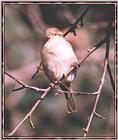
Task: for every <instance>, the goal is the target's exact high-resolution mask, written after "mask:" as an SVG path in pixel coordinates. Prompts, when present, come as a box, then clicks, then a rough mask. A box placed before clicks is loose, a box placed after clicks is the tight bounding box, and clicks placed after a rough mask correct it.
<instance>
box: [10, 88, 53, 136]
mask: <svg viewBox="0 0 118 140" xmlns="http://www.w3.org/2000/svg"><path fill="white" fill-rule="evenodd" d="M50 90H51V87H48V88H47V89H46V90H45V92H44V93H43V95H42V96H41V97H40V98H39V99H38V100H37V102H36V103H35V104H34V106H33V107H32V108H31V110H30V111H29V112H28V114H27V115H26V116H25V117H24V118H23V119H22V121H21V122H20V123H19V124H18V125H17V126H16V127H15V128H14V130H13V131H12V132H11V133H9V134H8V136H13V135H14V133H15V132H16V130H17V129H18V128H19V127H20V126H21V125H22V124H23V123H24V121H25V120H27V119H28V117H30V116H31V115H32V113H33V112H34V111H35V109H36V108H37V106H38V105H39V103H40V102H41V101H42V100H43V99H44V97H45V96H46V95H47V94H48V93H49V91H50Z"/></svg>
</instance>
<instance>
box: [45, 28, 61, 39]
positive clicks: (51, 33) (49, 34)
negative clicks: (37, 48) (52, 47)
mask: <svg viewBox="0 0 118 140" xmlns="http://www.w3.org/2000/svg"><path fill="white" fill-rule="evenodd" d="M56 35H58V36H63V33H62V32H61V31H60V30H59V29H58V28H55V27H52V28H48V29H47V30H46V36H47V37H48V38H52V37H54V36H56Z"/></svg>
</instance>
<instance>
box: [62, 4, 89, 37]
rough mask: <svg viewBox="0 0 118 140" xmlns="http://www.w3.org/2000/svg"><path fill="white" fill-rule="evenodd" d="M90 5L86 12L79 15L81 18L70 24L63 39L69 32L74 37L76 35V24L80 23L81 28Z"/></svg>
mask: <svg viewBox="0 0 118 140" xmlns="http://www.w3.org/2000/svg"><path fill="white" fill-rule="evenodd" d="M90 6H91V5H89V6H88V7H87V8H86V10H85V11H84V12H83V13H82V14H81V16H80V17H79V18H78V19H77V20H76V21H75V22H74V23H73V24H71V27H70V28H69V29H68V30H67V31H66V33H65V34H64V35H63V36H64V37H65V36H66V35H67V34H68V33H69V32H73V33H74V35H76V31H75V29H76V28H77V23H78V22H79V21H80V22H81V26H83V18H84V16H85V15H86V13H87V12H88V10H89V8H90Z"/></svg>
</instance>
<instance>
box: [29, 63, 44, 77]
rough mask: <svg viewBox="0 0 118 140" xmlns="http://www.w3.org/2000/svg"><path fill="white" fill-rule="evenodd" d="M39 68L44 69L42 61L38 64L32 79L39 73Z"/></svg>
mask: <svg viewBox="0 0 118 140" xmlns="http://www.w3.org/2000/svg"><path fill="white" fill-rule="evenodd" d="M39 70H41V71H43V69H42V64H41V62H40V65H39V66H37V70H36V72H35V73H34V74H33V75H32V77H31V79H33V78H34V77H35V76H36V75H37V73H38V72H39Z"/></svg>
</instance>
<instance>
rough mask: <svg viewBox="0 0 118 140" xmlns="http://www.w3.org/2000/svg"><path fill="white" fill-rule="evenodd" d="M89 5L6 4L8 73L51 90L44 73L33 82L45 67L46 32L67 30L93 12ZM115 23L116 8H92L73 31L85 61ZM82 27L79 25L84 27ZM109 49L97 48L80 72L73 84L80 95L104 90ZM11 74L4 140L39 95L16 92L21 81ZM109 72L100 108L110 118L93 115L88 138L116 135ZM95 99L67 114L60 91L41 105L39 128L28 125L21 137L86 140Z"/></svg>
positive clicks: (72, 40)
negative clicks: (110, 21) (111, 20)
mask: <svg viewBox="0 0 118 140" xmlns="http://www.w3.org/2000/svg"><path fill="white" fill-rule="evenodd" d="M87 6H88V4H79V3H76V4H74V3H71V4H64V3H63V4H61V3H48V4H41V3H40V4H5V5H4V43H5V46H4V67H5V71H7V72H8V73H10V74H11V75H13V76H14V77H16V78H17V79H19V80H21V81H23V82H24V83H26V84H28V85H32V86H36V87H39V88H47V87H48V86H49V83H50V82H49V80H48V79H47V77H46V76H45V74H44V73H43V72H39V73H38V74H37V75H36V77H35V78H34V79H33V80H31V76H32V75H33V74H34V72H35V71H36V68H37V66H38V65H39V64H40V50H41V47H42V46H43V45H44V44H45V42H46V41H47V38H46V35H45V31H46V29H47V28H49V27H58V28H60V29H61V30H62V31H63V32H66V31H67V29H68V28H69V27H70V24H71V23H73V22H74V21H75V20H76V19H77V18H78V17H79V16H80V15H81V14H82V12H83V11H84V10H85V9H86V8H87ZM110 16H113V17H114V19H115V5H114V4H107V3H104V4H91V8H90V9H89V11H88V12H87V14H86V15H85V17H84V21H83V22H84V26H83V27H81V28H78V29H76V34H77V35H76V36H74V35H73V33H69V34H68V35H67V36H66V39H67V40H68V41H69V42H70V43H71V44H72V46H73V50H74V51H75V54H76V55H77V57H78V60H80V59H81V58H82V57H83V56H84V55H85V54H86V53H87V50H88V49H91V48H92V47H94V45H95V44H96V43H98V42H99V41H100V40H101V39H102V38H103V37H104V36H105V33H106V28H107V24H108V19H109V18H110ZM79 25H80V24H78V26H79ZM114 34H115V23H114V24H113V30H112V35H111V43H110V54H109V61H110V66H111V69H112V74H113V76H114V67H115V66H114V59H115V56H114V54H115V53H114V51H115V35H114ZM104 54H105V45H103V47H101V48H100V49H98V50H96V51H95V52H94V53H93V54H92V55H91V56H90V57H89V58H88V59H87V60H86V61H85V62H84V63H83V64H82V65H81V67H80V68H79V71H78V74H77V78H76V80H75V82H74V84H73V89H74V90H75V91H82V92H87V93H88V92H94V91H96V90H97V89H98V87H99V84H100V79H101V76H102V72H103V62H104ZM4 76H5V81H4V82H5V91H4V124H3V125H4V136H6V137H7V136H8V133H9V132H11V131H12V130H13V129H14V128H15V127H16V126H17V125H18V123H19V122H20V121H21V120H22V119H23V118H24V116H25V115H26V114H27V113H28V112H29V110H30V109H31V107H32V106H33V105H34V103H35V102H36V100H37V99H38V97H39V94H37V93H36V92H34V91H32V90H28V89H23V90H20V91H16V92H12V89H14V88H17V87H19V86H20V85H19V84H17V83H16V82H15V81H13V80H12V79H10V78H9V77H7V76H6V75H4ZM113 94H114V93H113V90H112V86H111V83H110V79H109V76H108V73H106V77H105V83H104V86H103V88H102V93H101V96H100V99H99V102H98V105H97V112H98V113H99V114H101V115H102V116H104V117H106V118H107V120H102V119H100V118H98V117H96V116H94V117H93V120H92V124H91V126H90V130H89V132H88V136H91V137H94V136H95V137H113V136H114V135H115V107H114V104H115V100H114V98H113ZM94 102H95V96H87V95H86V96H85V95H80V96H76V103H77V106H78V111H77V112H76V113H73V114H68V113H67V107H66V102H65V98H64V95H58V96H55V91H54V92H53V91H52V92H50V93H49V95H48V96H47V97H46V98H45V99H44V100H43V101H42V102H41V103H40V105H39V106H38V108H37V109H36V110H35V112H34V113H33V115H32V121H33V123H34V126H35V129H34V130H32V128H31V127H30V125H29V122H28V121H25V123H23V125H22V126H21V127H20V128H19V129H18V130H17V131H16V133H15V136H16V137H17V136H33V137H44V136H52V137H53V136H60V137H61V136H63V137H69V136H71V137H81V136H83V134H84V132H83V130H82V129H83V128H85V127H86V125H87V122H88V117H89V116H90V114H91V111H92V109H93V106H94Z"/></svg>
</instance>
